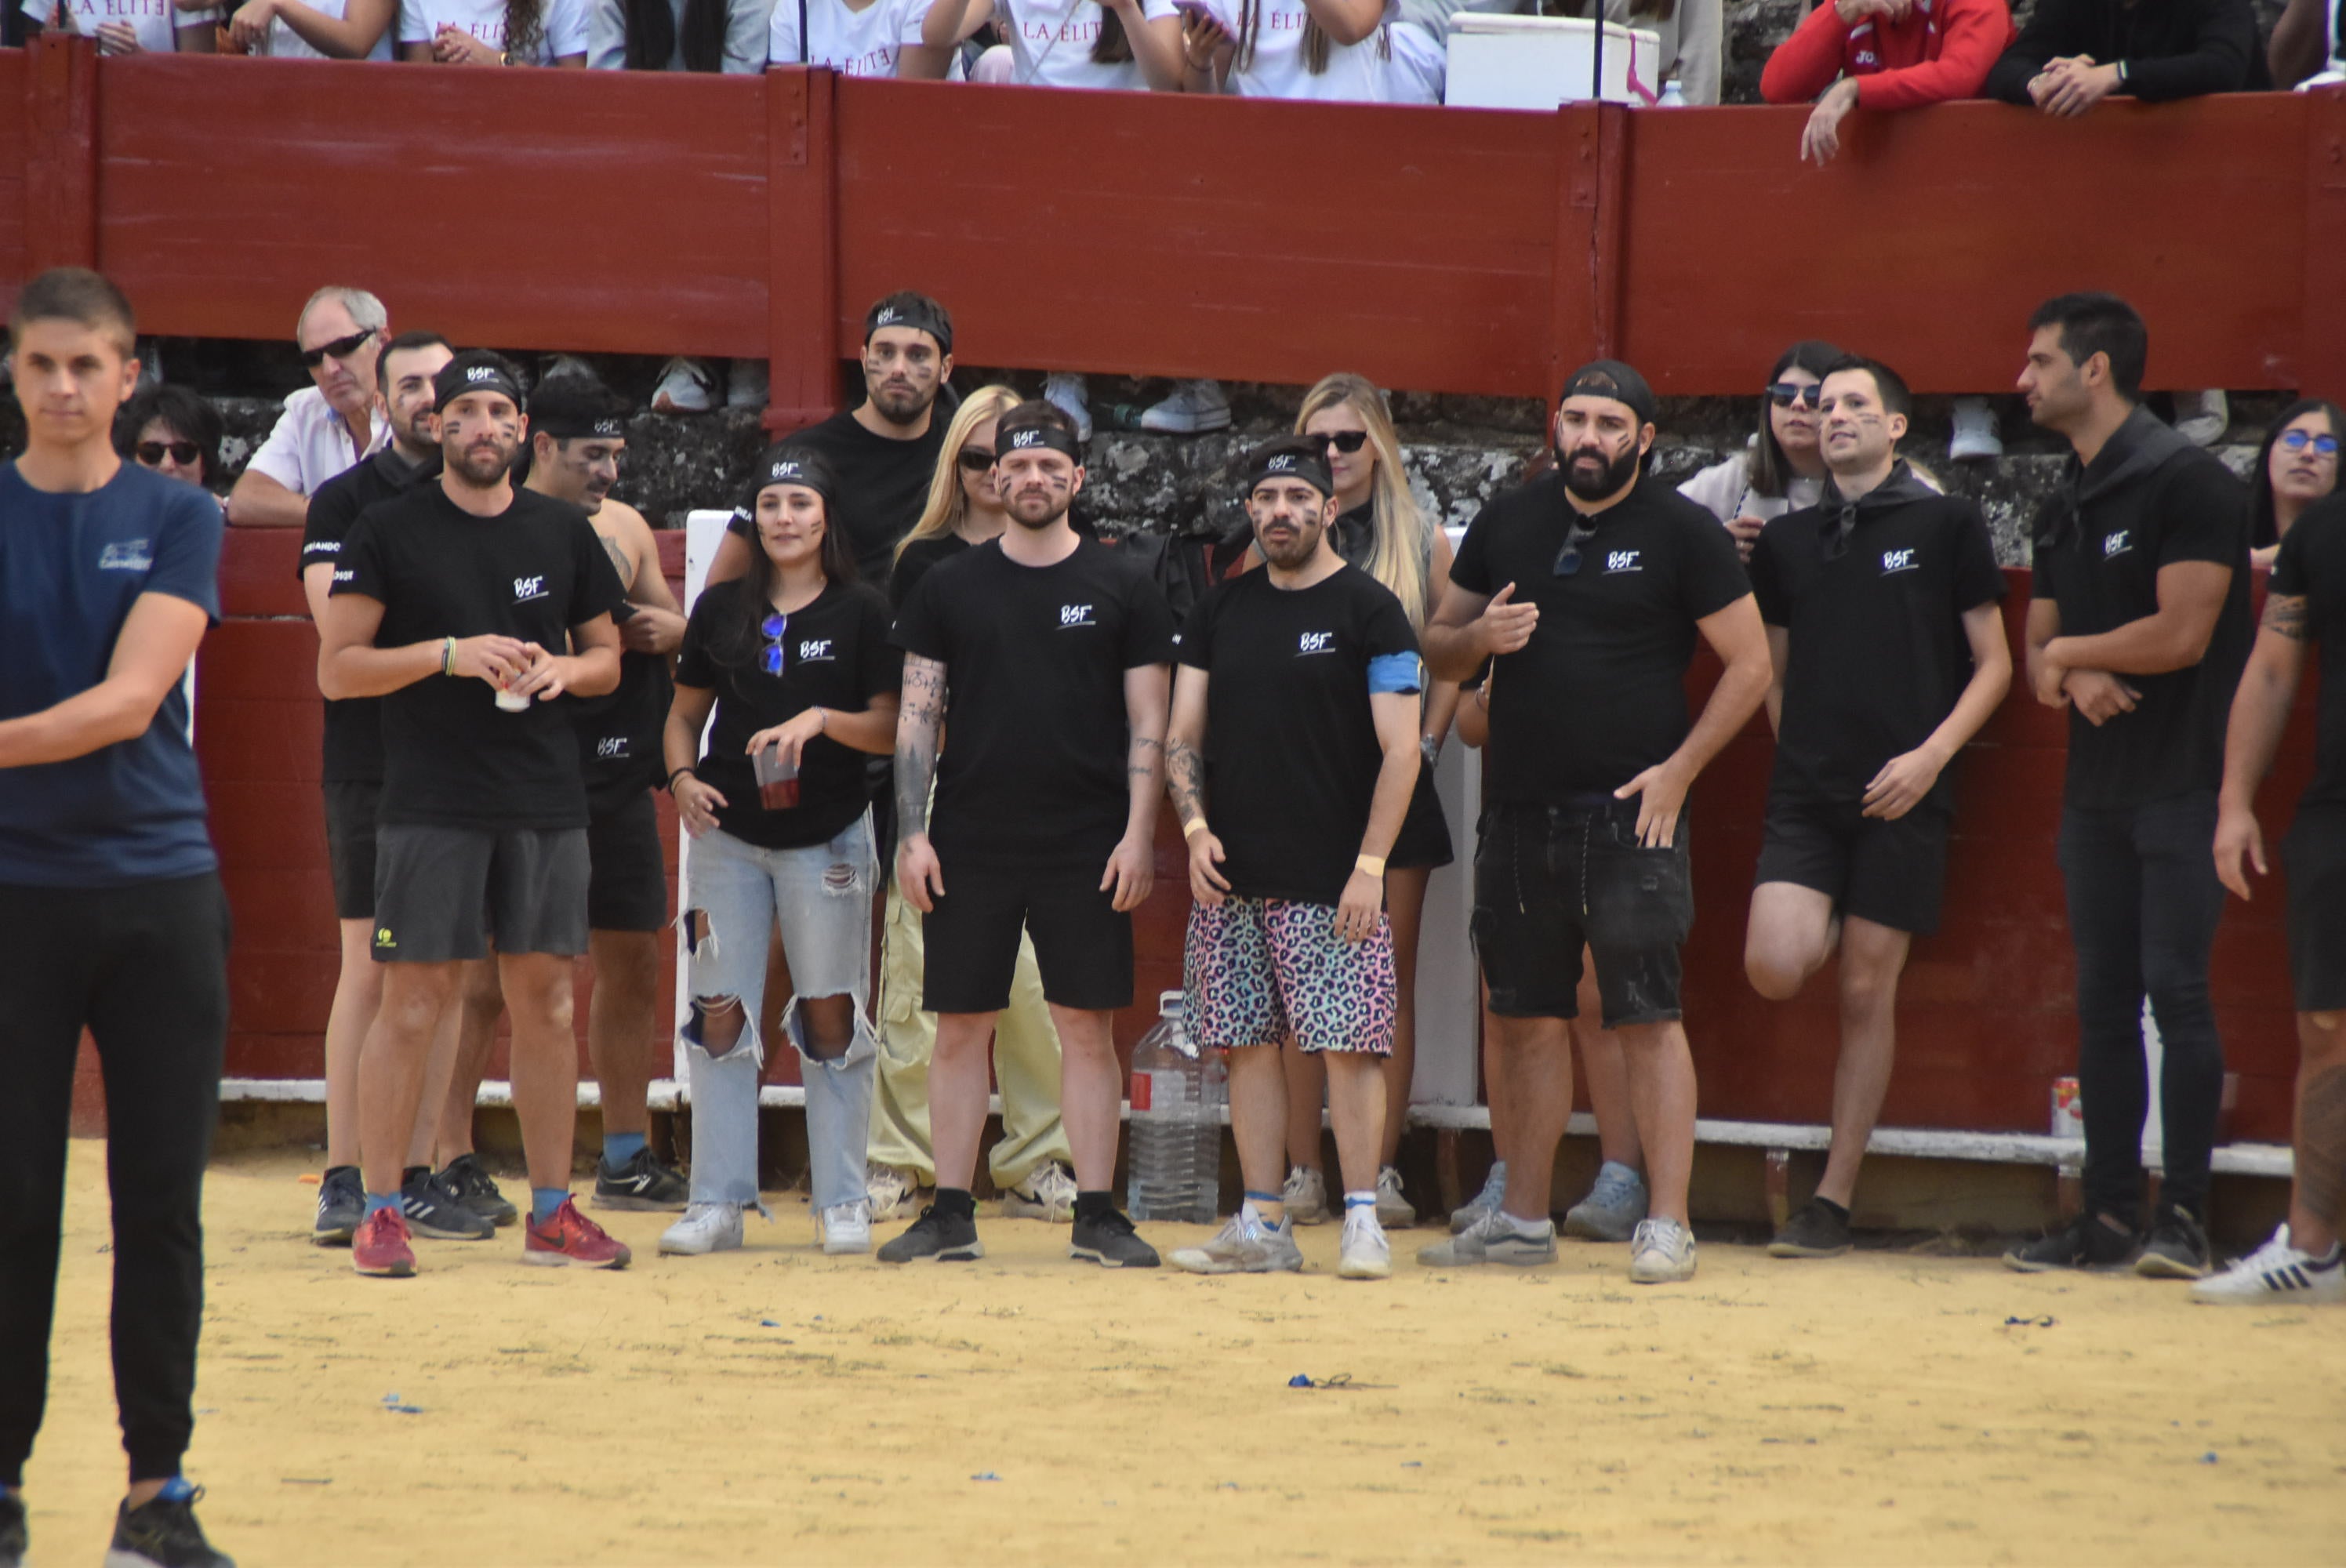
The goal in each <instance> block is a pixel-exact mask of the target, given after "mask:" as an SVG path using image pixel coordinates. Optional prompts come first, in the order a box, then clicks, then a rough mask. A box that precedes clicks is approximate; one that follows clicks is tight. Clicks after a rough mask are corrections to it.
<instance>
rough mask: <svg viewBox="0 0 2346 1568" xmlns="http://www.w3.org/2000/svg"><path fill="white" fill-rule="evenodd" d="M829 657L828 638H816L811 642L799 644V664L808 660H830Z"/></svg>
mask: <svg viewBox="0 0 2346 1568" xmlns="http://www.w3.org/2000/svg"><path fill="white" fill-rule="evenodd" d="M830 657H831V639H830V638H829V637H817V638H815V639H814V640H813V641H811V642H803V643H801V644H799V662H800V663H801V664H804V663H806V662H808V661H809V660H821V659H827V658H830Z"/></svg>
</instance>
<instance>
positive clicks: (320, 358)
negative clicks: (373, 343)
mask: <svg viewBox="0 0 2346 1568" xmlns="http://www.w3.org/2000/svg"><path fill="white" fill-rule="evenodd" d="M373 336H374V329H373V328H372V327H369V328H367V329H366V330H365V331H358V332H352V334H351V335H350V336H349V337H347V338H336V339H335V340H334V341H332V342H331V343H320V344H319V345H318V346H317V347H316V348H314V349H303V350H302V351H301V362H302V363H303V364H305V365H307V366H309V367H310V368H311V370H313V371H314V370H316V369H317V368H318V367H319V366H320V365H322V364H324V363H325V362H326V361H328V360H330V359H335V360H346V359H349V358H350V357H351V356H352V354H354V353H357V352H358V351H359V350H360V349H361V348H362V347H364V346H365V344H366V341H367V340H368V339H369V338H372V337H373Z"/></svg>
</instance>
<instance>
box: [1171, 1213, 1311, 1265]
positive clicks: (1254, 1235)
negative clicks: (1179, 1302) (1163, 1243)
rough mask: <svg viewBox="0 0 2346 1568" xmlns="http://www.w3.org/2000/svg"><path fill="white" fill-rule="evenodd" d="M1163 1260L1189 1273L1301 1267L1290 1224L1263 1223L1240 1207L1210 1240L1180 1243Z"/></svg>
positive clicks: (1301, 1251)
mask: <svg viewBox="0 0 2346 1568" xmlns="http://www.w3.org/2000/svg"><path fill="white" fill-rule="evenodd" d="M1167 1261H1168V1262H1170V1263H1171V1264H1172V1265H1173V1267H1174V1268H1186V1269H1188V1271H1189V1272H1190V1273H1192V1274H1278V1273H1282V1272H1284V1273H1294V1272H1296V1271H1298V1270H1300V1269H1301V1268H1302V1267H1303V1249H1302V1248H1301V1247H1298V1246H1296V1245H1295V1227H1293V1226H1292V1225H1286V1224H1281V1225H1278V1226H1269V1225H1265V1224H1263V1223H1262V1222H1261V1221H1260V1220H1259V1219H1257V1218H1256V1217H1254V1216H1252V1215H1250V1214H1249V1213H1247V1212H1246V1210H1244V1209H1240V1210H1239V1212H1238V1213H1236V1214H1234V1215H1232V1216H1230V1217H1229V1221H1228V1222H1227V1223H1226V1224H1224V1225H1223V1227H1222V1228H1221V1230H1220V1231H1219V1233H1217V1234H1216V1236H1215V1237H1214V1239H1213V1240H1211V1241H1209V1242H1208V1243H1206V1245H1205V1246H1203V1247H1180V1248H1178V1249H1177V1250H1176V1251H1175V1252H1174V1253H1173V1254H1172V1256H1171V1257H1169V1258H1168V1259H1167Z"/></svg>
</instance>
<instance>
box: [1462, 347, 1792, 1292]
mask: <svg viewBox="0 0 2346 1568" xmlns="http://www.w3.org/2000/svg"><path fill="white" fill-rule="evenodd" d="M1654 406H1655V404H1654V393H1653V390H1652V389H1651V388H1650V387H1648V386H1647V384H1646V379H1645V377H1643V376H1641V375H1639V374H1638V373H1637V372H1636V371H1634V370H1632V369H1631V368H1630V367H1628V366H1627V365H1625V364H1622V363H1620V362H1619V361H1614V360H1598V361H1596V362H1595V363H1593V364H1589V365H1586V366H1584V367H1582V368H1581V369H1580V370H1578V371H1576V372H1573V375H1572V378H1571V379H1570V380H1569V381H1567V382H1565V385H1564V392H1563V395H1562V397H1561V398H1560V399H1559V400H1558V403H1557V408H1556V424H1555V430H1554V437H1555V442H1556V458H1557V463H1556V470H1555V471H1554V472H1553V473H1546V474H1543V475H1542V476H1540V477H1539V478H1537V479H1535V480H1533V481H1532V482H1531V483H1530V484H1525V485H1524V486H1523V487H1521V488H1520V489H1517V490H1515V491H1512V492H1510V493H1509V494H1505V495H1502V496H1500V497H1499V498H1498V499H1497V500H1496V501H1494V502H1493V503H1491V504H1490V505H1488V506H1486V507H1484V509H1483V512H1482V514H1481V515H1480V516H1478V517H1476V518H1475V519H1474V524H1473V525H1472V526H1470V527H1469V528H1468V529H1467V531H1466V537H1465V540H1464V543H1463V544H1461V545H1459V548H1458V558H1457V560H1456V562H1455V563H1454V565H1452V567H1451V570H1450V586H1449V588H1448V589H1447V591H1446V592H1445V594H1444V596H1443V601H1442V606H1441V607H1440V609H1438V610H1437V611H1435V613H1434V617H1433V621H1432V622H1431V623H1429V624H1428V625H1427V626H1426V628H1425V656H1426V662H1427V665H1428V666H1429V667H1430V669H1431V671H1432V673H1433V675H1434V677H1437V678H1441V679H1448V680H1463V679H1464V678H1465V677H1468V676H1471V675H1473V674H1474V670H1475V667H1476V666H1478V665H1480V664H1481V663H1482V662H1483V661H1484V659H1485V658H1494V665H1493V673H1492V681H1491V718H1490V726H1491V731H1490V744H1489V747H1488V748H1487V749H1486V751H1485V752H1484V757H1485V761H1484V769H1485V771H1484V799H1485V801H1486V811H1485V827H1484V835H1483V841H1482V844H1481V846H1480V847H1479V848H1478V849H1477V850H1476V852H1475V860H1474V890H1475V891H1474V946H1475V950H1476V952H1477V953H1478V954H1479V955H1480V957H1481V959H1482V963H1483V975H1484V981H1485V983H1487V985H1488V987H1489V993H1490V1002H1489V1005H1490V1011H1491V1013H1492V1015H1493V1018H1494V1021H1495V1022H1496V1023H1497V1024H1498V1038H1499V1052H1500V1055H1501V1058H1502V1060H1503V1061H1505V1062H1506V1063H1508V1064H1511V1065H1512V1069H1513V1070H1512V1072H1511V1073H1509V1074H1506V1075H1505V1077H1504V1078H1503V1080H1502V1081H1501V1082H1498V1083H1494V1084H1493V1085H1492V1086H1491V1094H1492V1095H1493V1097H1494V1098H1496V1097H1497V1096H1498V1095H1508V1096H1509V1097H1510V1100H1511V1103H1512V1104H1513V1105H1515V1108H1516V1114H1515V1121H1514V1126H1515V1132H1514V1134H1513V1135H1512V1137H1511V1140H1510V1143H1509V1146H1508V1148H1507V1151H1506V1153H1507V1196H1506V1199H1505V1206H1504V1207H1502V1208H1501V1209H1499V1210H1498V1211H1497V1212H1495V1213H1494V1214H1492V1215H1490V1216H1489V1217H1487V1218H1485V1219H1484V1221H1483V1222H1482V1223H1480V1224H1478V1225H1476V1226H1475V1227H1473V1228H1472V1229H1469V1230H1466V1231H1464V1232H1462V1233H1460V1234H1459V1235H1458V1236H1456V1237H1453V1238H1451V1239H1450V1240H1449V1241H1446V1242H1442V1243H1439V1244H1437V1245H1435V1246H1433V1247H1427V1248H1425V1249H1424V1250H1423V1251H1422V1252H1420V1253H1419V1254H1418V1257H1419V1258H1420V1259H1421V1260H1422V1261H1423V1262H1426V1263H1429V1264H1435V1265H1445V1264H1464V1263H1484V1262H1499V1263H1515V1264H1535V1263H1546V1262H1551V1261H1553V1260H1554V1259H1555V1257H1556V1227H1555V1224H1554V1222H1553V1221H1552V1220H1550V1219H1549V1218H1548V1212H1549V1207H1550V1201H1551V1198H1550V1187H1551V1185H1552V1182H1553V1178H1554V1175H1555V1166H1556V1144H1557V1141H1558V1140H1559V1139H1561V1138H1562V1137H1563V1135H1564V1127H1565V1123H1566V1120H1568V1119H1569V1117H1570V1115H1571V1112H1572V1054H1571V1052H1572V1048H1571V1043H1570V1040H1569V1037H1568V1035H1567V1033H1566V1028H1565V1023H1566V1020H1568V1019H1570V1018H1572V1017H1574V1016H1576V1014H1577V1013H1578V1011H1579V1009H1578V1003H1577V1001H1576V997H1575V994H1574V993H1575V991H1576V988H1577V987H1578V985H1579V982H1580V954H1581V949H1582V948H1583V946H1584V945H1585V946H1586V947H1587V948H1588V949H1589V950H1590V951H1591V952H1592V953H1593V955H1594V957H1595V959H1596V986H1597V993H1598V995H1599V997H1600V998H1601V999H1602V1006H1603V1012H1604V1018H1603V1023H1604V1026H1605V1027H1606V1028H1607V1029H1617V1030H1618V1031H1619V1032H1620V1035H1621V1044H1622V1046H1623V1048H1624V1051H1625V1053H1626V1054H1627V1059H1628V1066H1629V1098H1630V1105H1631V1109H1632V1111H1633V1112H1634V1114H1635V1115H1636V1117H1637V1137H1638V1142H1639V1143H1640V1144H1641V1145H1644V1148H1645V1151H1646V1179H1647V1183H1648V1186H1649V1189H1650V1194H1651V1196H1650V1200H1649V1201H1650V1207H1649V1209H1648V1217H1647V1218H1646V1219H1645V1220H1643V1221H1641V1222H1640V1223H1639V1224H1638V1226H1637V1231H1636V1233H1635V1235H1634V1236H1633V1237H1631V1239H1630V1244H1629V1245H1630V1261H1629V1278H1631V1279H1633V1280H1635V1281H1637V1282H1638V1283H1641V1284H1654V1283H1658V1282H1662V1281H1668V1280H1680V1279H1690V1278H1693V1277H1694V1270H1695V1245H1694V1233H1693V1232H1692V1231H1691V1230H1689V1229H1688V1226H1687V1182H1688V1176H1690V1175H1691V1173H1692V1171H1693V1167H1694V1112H1695V1082H1694V1061H1693V1058H1692V1057H1690V1056H1689V1055H1688V1053H1687V1041H1686V1031H1685V1029H1684V1028H1683V1027H1681V1026H1680V1024H1679V1023H1678V1018H1679V1011H1678V976H1679V963H1678V948H1679V945H1680V944H1681V943H1683V942H1685V941H1686V936H1687V931H1688V927H1689V926H1690V925H1691V924H1692V922H1693V920H1694V890H1693V886H1692V882H1691V880H1690V872H1689V868H1688V834H1687V825H1686V821H1685V820H1684V809H1685V805H1686V797H1687V791H1688V789H1689V788H1691V787H1692V785H1693V783H1694V779H1695V776H1696V775H1697V774H1698V773H1699V772H1701V771H1702V769H1703V768H1704V766H1705V765H1706V764H1708V763H1709V761H1710V759H1712V758H1713V757H1715V756H1717V755H1718V753H1719V748H1720V747H1722V746H1724V745H1726V744H1727V742H1728V740H1729V738H1732V737H1733V736H1734V734H1735V732H1736V731H1737V730H1739V729H1740V728H1742V727H1743V723H1744V721H1745V720H1746V719H1748V718H1750V717H1751V712H1752V710H1753V709H1754V708H1758V707H1759V706H1760V698H1761V697H1763V696H1765V695H1766V693H1767V690H1768V686H1769V681H1770V670H1769V662H1768V634H1767V631H1766V629H1765V628H1764V627H1763V626H1761V625H1760V612H1759V610H1758V608H1757V607H1756V606H1754V605H1753V603H1752V601H1751V587H1750V585H1749V582H1747V581H1746V580H1745V578H1744V575H1743V565H1742V563H1741V562H1740V561H1739V560H1738V559H1737V558H1736V554H1735V540H1734V537H1733V535H1729V533H1728V532H1727V531H1726V530H1725V529H1723V528H1721V527H1720V526H1719V523H1718V521H1717V519H1715V518H1713V517H1712V516H1711V514H1709V513H1708V512H1706V511H1704V510H1703V509H1702V508H1701V507H1699V506H1698V505H1696V504H1694V503H1693V502H1691V501H1688V500H1687V499H1686V498H1685V497H1684V496H1682V495H1680V494H1678V493H1677V492H1676V491H1674V490H1672V489H1671V488H1670V487H1669V486H1668V485H1667V484H1660V483H1658V482H1657V481H1654V480H1651V479H1648V478H1647V477H1646V476H1645V475H1644V473H1642V469H1643V467H1644V463H1645V458H1646V454H1647V452H1648V451H1650V450H1651V449H1652V447H1653V444H1654ZM1698 634H1699V635H1700V636H1701V637H1702V639H1703V640H1704V641H1705V642H1707V643H1709V645H1710V647H1711V649H1712V651H1713V652H1715V653H1717V654H1718V656H1719V662H1720V663H1721V664H1723V665H1725V666H1726V668H1725V670H1724V671H1723V672H1722V673H1721V675H1720V676H1719V684H1718V685H1717V686H1715V687H1712V688H1711V694H1710V700H1709V702H1708V703H1707V704H1705V706H1704V708H1703V710H1702V714H1701V716H1700V717H1699V718H1697V719H1695V720H1694V721H1693V722H1692V723H1691V724H1689V723H1688V718H1687V709H1686V694H1685V688H1684V685H1683V683H1684V679H1685V676H1686V667H1687V664H1688V660H1690V659H1691V658H1692V657H1694V644H1695V638H1696V636H1697V635H1698Z"/></svg>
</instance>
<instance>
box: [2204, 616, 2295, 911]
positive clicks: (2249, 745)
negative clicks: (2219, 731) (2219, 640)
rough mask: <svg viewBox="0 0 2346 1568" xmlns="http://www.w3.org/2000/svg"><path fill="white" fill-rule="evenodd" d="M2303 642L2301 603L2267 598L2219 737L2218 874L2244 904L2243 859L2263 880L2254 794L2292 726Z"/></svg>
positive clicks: (2245, 879) (2261, 844)
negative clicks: (2221, 777)
mask: <svg viewBox="0 0 2346 1568" xmlns="http://www.w3.org/2000/svg"><path fill="white" fill-rule="evenodd" d="M2307 636H2308V632H2307V628H2306V618H2305V599H2304V597H2303V596H2292V595H2285V594H2268V595H2266V596H2265V614H2264V620H2263V622H2262V623H2261V624H2260V625H2259V626H2258V628H2257V644H2256V647H2254V648H2253V649H2251V650H2250V651H2249V667H2248V668H2246V669H2245V670H2242V671H2241V672H2240V684H2239V687H2238V688H2237V689H2236V690H2235V691H2234V692H2233V694H2232V718H2231V722H2230V723H2229V725H2228V726H2227V727H2226V728H2225V730H2224V788H2223V789H2222V791H2221V792H2220V793H2219V794H2218V796H2217V797H2216V874H2217V875H2218V876H2219V877H2220V878H2222V879H2223V881H2224V885H2225V886H2226V887H2228V888H2229V889H2231V890H2232V891H2234V892H2236V893H2238V894H2239V896H2240V897H2241V898H2243V899H2245V898H2247V897H2248V896H2249V877H2248V873H2247V872H2246V871H2243V870H2242V869H2241V866H2240V860H2241V858H2242V857H2243V856H2246V857H2247V859H2248V862H2249V865H2252V866H2254V867H2255V868H2256V869H2257V874H2258V875H2259V876H2262V875H2264V874H2265V870H2266V868H2265V836H2264V830H2263V829H2262V828H2260V827H2259V826H2258V824H2257V786H2258V785H2259V784H2261V783H2263V782H2264V779H2265V775H2266V774H2267V773H2268V772H2270V771H2271V769H2272V759H2273V752H2274V751H2275V750H2277V749H2278V748H2280V732H2281V730H2282V729H2283V728H2285V727H2286V726H2287V725H2288V723H2289V708H2290V703H2291V702H2293V701H2295V700H2296V697H2297V683H2298V681H2299V680H2300V678H2301V677H2303V676H2304V674H2305V639H2306V637H2307Z"/></svg>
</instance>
